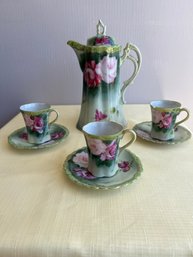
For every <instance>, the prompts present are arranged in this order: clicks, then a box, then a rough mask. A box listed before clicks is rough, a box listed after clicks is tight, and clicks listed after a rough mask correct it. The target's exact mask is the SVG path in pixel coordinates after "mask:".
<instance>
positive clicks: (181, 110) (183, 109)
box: [174, 108, 190, 129]
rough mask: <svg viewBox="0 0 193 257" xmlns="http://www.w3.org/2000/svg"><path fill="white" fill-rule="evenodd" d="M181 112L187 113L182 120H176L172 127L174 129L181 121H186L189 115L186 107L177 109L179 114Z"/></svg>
mask: <svg viewBox="0 0 193 257" xmlns="http://www.w3.org/2000/svg"><path fill="white" fill-rule="evenodd" d="M181 112H186V114H187V115H186V117H185V118H184V119H182V120H180V121H178V122H176V124H175V126H174V129H175V128H176V127H177V126H178V125H179V124H181V123H182V122H184V121H186V120H187V119H188V118H189V116H190V113H189V111H188V109H186V108H181V109H180V111H179V114H180V113H181ZM179 114H178V115H179Z"/></svg>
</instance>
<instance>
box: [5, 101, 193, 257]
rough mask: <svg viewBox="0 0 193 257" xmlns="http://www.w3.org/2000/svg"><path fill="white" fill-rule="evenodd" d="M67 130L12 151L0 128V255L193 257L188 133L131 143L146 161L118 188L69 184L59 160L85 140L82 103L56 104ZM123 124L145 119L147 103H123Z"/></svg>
mask: <svg viewBox="0 0 193 257" xmlns="http://www.w3.org/2000/svg"><path fill="white" fill-rule="evenodd" d="M54 107H55V108H56V109H57V110H58V111H59V113H60V117H59V120H58V123H59V124H61V125H64V126H66V127H67V128H68V129H69V131H70V134H69V136H68V138H66V140H65V141H64V142H62V143H61V144H59V145H57V146H55V147H53V148H49V149H42V150H17V149H14V148H13V147H12V146H10V145H9V144H8V142H7V137H8V135H9V134H10V133H12V132H13V131H14V130H16V129H18V128H20V127H23V126H24V124H23V119H22V117H21V115H20V114H19V115H17V116H16V117H15V118H14V119H13V120H11V121H10V122H9V123H8V124H6V126H4V127H3V128H2V129H1V130H0V256H1V257H7V256H9V257H12V256H14V257H16V256H18V257H31V256H32V257H45V256H46V257H62V256H65V257H79V256H81V257H95V256H96V257H99V256H101V257H106V256H108V257H114V256H115V257H117V256H119V257H125V256H132V257H135V256H137V257H140V256H144V257H148V256H151V257H156V256H164V257H166V256H167V257H169V256H183V257H185V256H193V139H190V140H188V141H186V142H183V143H180V144H177V145H158V144H153V143H150V142H146V141H143V140H142V139H137V141H136V142H135V143H134V144H133V145H132V146H131V147H130V148H129V149H130V150H131V151H132V152H133V153H135V154H136V155H137V156H138V157H139V158H140V160H141V162H142V164H143V169H144V170H143V172H142V174H141V176H140V177H138V179H137V180H135V181H134V182H133V183H132V184H129V185H128V186H126V187H122V188H120V189H117V190H107V191H104V190H103V191H99V190H91V189H88V188H84V187H81V186H78V185H76V184H74V183H73V182H71V181H70V180H69V178H68V177H67V176H66V175H65V173H64V170H63V163H64V161H65V159H66V157H67V156H68V155H69V154H70V153H71V152H73V151H75V150H77V149H78V148H81V147H83V146H84V145H85V140H84V137H83V134H82V133H81V131H79V130H77V129H76V127H75V125H76V122H77V119H78V115H79V110H80V106H54ZM125 114H126V117H127V119H128V121H129V122H128V127H130V128H131V127H133V126H134V125H135V124H137V123H140V122H142V121H147V120H150V110H149V106H148V105H126V106H125Z"/></svg>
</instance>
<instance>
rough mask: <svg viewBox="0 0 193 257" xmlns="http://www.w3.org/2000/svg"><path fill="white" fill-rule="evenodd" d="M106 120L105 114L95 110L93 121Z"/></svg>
mask: <svg viewBox="0 0 193 257" xmlns="http://www.w3.org/2000/svg"><path fill="white" fill-rule="evenodd" d="M106 118H107V115H106V114H105V113H102V112H101V111H99V110H98V109H96V112H95V121H100V120H104V119H106Z"/></svg>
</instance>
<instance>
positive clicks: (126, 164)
mask: <svg viewBox="0 0 193 257" xmlns="http://www.w3.org/2000/svg"><path fill="white" fill-rule="evenodd" d="M131 166H132V163H129V162H127V161H122V162H120V163H118V167H119V168H120V169H121V170H122V171H123V172H127V171H129V170H130V168H131Z"/></svg>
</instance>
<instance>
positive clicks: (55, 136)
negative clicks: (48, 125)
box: [51, 132, 64, 140]
mask: <svg viewBox="0 0 193 257" xmlns="http://www.w3.org/2000/svg"><path fill="white" fill-rule="evenodd" d="M63 136H64V133H63V132H55V133H51V139H52V140H55V139H60V138H62V137H63Z"/></svg>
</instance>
